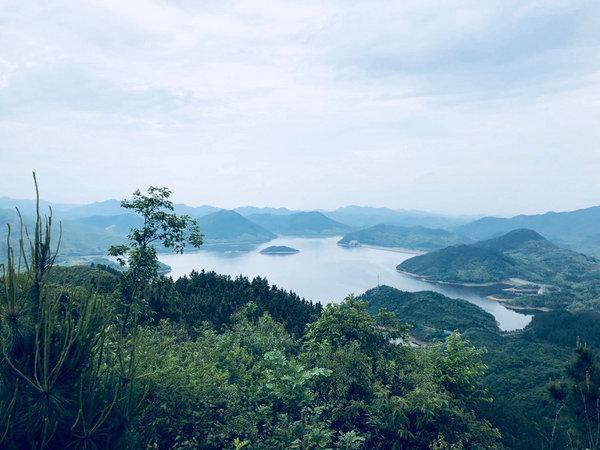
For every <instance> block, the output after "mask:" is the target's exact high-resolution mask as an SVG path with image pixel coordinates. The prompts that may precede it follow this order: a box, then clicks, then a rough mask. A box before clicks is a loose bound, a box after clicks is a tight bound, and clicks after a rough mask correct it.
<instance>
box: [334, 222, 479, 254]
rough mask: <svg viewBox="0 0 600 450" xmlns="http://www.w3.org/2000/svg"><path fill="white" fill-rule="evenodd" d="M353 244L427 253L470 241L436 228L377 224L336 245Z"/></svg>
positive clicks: (344, 238)
mask: <svg viewBox="0 0 600 450" xmlns="http://www.w3.org/2000/svg"><path fill="white" fill-rule="evenodd" d="M353 242H355V243H357V244H365V245H376V246H381V247H392V248H394V247H395V248H404V249H409V250H419V251H423V252H428V251H432V250H438V249H441V248H444V247H448V246H450V245H456V244H464V243H468V242H472V241H471V239H469V238H466V237H463V236H460V235H458V234H456V233H452V232H451V231H446V230H442V229H437V228H426V227H422V226H416V227H400V226H396V225H384V224H379V225H375V226H373V227H370V228H365V229H364V230H358V231H352V232H350V233H348V234H346V235H345V236H344V237H343V238H342V239H340V240H339V241H338V244H340V245H353Z"/></svg>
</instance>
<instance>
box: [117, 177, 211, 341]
mask: <svg viewBox="0 0 600 450" xmlns="http://www.w3.org/2000/svg"><path fill="white" fill-rule="evenodd" d="M170 197H171V191H170V190H169V189H168V188H166V187H154V186H151V187H149V188H148V191H147V194H142V193H141V192H140V191H139V190H137V191H135V192H134V193H133V197H132V198H131V199H130V200H123V202H121V206H122V207H123V208H125V209H129V210H132V211H134V212H135V213H137V214H139V215H141V216H142V218H143V219H144V224H143V226H142V227H141V228H134V229H132V230H131V232H130V233H129V235H128V238H129V243H128V244H122V245H113V246H112V247H110V249H109V251H108V254H109V255H110V256H114V257H116V258H117V260H118V261H119V263H120V264H121V265H122V266H125V265H126V264H127V265H128V269H127V270H126V272H125V273H124V275H123V278H122V296H123V306H124V313H123V321H122V327H121V334H125V332H126V330H127V327H128V324H129V319H130V316H131V312H132V308H133V306H134V304H135V300H136V297H137V295H138V293H139V292H140V290H142V289H144V288H145V287H146V286H147V285H148V283H150V282H151V281H154V280H156V279H157V277H158V258H157V257H156V247H155V244H161V245H162V246H163V247H165V248H168V249H172V250H173V251H175V252H176V253H183V251H184V249H185V246H186V244H190V245H192V246H193V247H200V245H202V234H200V230H199V229H198V225H197V224H196V221H195V220H194V219H192V218H191V217H190V216H187V215H182V216H178V215H177V214H175V213H173V210H174V208H173V202H172V201H171V200H170Z"/></svg>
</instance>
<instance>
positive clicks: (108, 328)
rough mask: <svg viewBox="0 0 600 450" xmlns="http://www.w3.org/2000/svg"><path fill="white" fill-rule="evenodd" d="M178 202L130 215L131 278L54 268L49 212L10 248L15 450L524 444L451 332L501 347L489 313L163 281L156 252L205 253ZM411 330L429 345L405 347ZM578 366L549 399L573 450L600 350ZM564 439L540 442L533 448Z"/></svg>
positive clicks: (150, 203) (139, 208) (6, 419)
mask: <svg viewBox="0 0 600 450" xmlns="http://www.w3.org/2000/svg"><path fill="white" fill-rule="evenodd" d="M169 196H170V192H169V191H168V190H166V189H164V188H160V189H159V188H151V189H150V190H149V191H148V194H142V193H140V192H136V193H135V194H134V196H133V198H132V199H131V200H129V201H126V202H124V204H123V205H124V207H126V208H129V209H130V210H132V211H134V212H136V213H138V214H139V215H141V216H142V217H143V218H144V221H143V225H142V226H141V227H140V228H135V229H133V230H132V231H131V233H130V234H129V240H128V241H127V242H126V243H121V244H119V245H116V246H114V247H112V248H111V251H110V253H111V254H112V255H113V256H114V257H115V258H117V259H118V260H119V261H120V262H121V263H122V264H123V266H124V270H123V271H117V270H115V269H113V268H111V267H105V266H98V265H97V266H94V267H72V268H64V267H55V266H54V262H55V259H56V255H57V253H56V248H57V247H56V246H55V245H53V243H52V236H53V235H54V234H53V232H52V227H53V223H52V218H51V216H50V217H48V218H46V219H42V217H41V216H40V215H38V217H37V220H36V221H35V226H34V229H33V230H31V232H30V233H23V234H21V238H20V239H19V240H18V242H19V244H18V247H16V248H15V247H14V246H12V244H11V243H12V242H13V241H12V240H11V238H10V236H8V237H7V240H6V242H7V243H8V262H7V264H6V266H5V270H4V273H3V275H2V282H3V285H4V290H2V292H1V293H0V304H1V310H0V312H1V321H0V324H1V325H0V327H1V328H0V349H1V352H2V360H1V363H0V406H1V408H2V411H3V414H2V415H1V416H0V445H1V446H2V448H14V449H22V448H25V449H26V448H82V449H96V448H161V449H162V448H164V449H166V448H179V449H182V448H205V449H217V448H219V449H220V448H235V449H241V448H248V449H281V448H298V449H326V448H337V449H360V448H375V449H377V448H379V449H389V448H398V449H401V448H422V449H460V448H477V449H480V448H490V449H491V448H499V447H500V446H502V445H503V443H504V444H506V443H509V444H510V437H514V436H519V434H518V432H517V431H515V432H514V433H512V434H509V435H508V436H509V439H507V438H506V437H505V438H504V440H503V441H502V437H501V433H500V431H499V429H498V426H500V427H502V428H503V429H506V428H507V426H506V424H505V423H504V422H502V421H501V420H500V421H499V422H498V423H499V424H500V425H497V424H495V423H494V422H493V421H494V420H495V419H502V416H501V414H500V413H498V414H493V413H491V412H490V411H497V406H496V404H497V403H496V400H494V399H493V398H492V397H493V396H494V394H495V391H494V389H495V387H494V383H493V382H490V377H494V376H498V377H501V376H503V375H502V373H497V372H494V371H495V370H496V368H495V367H492V368H491V369H492V370H491V371H487V372H486V365H485V363H484V361H489V360H486V359H485V358H486V356H485V352H484V350H482V349H477V348H475V347H474V346H472V344H469V342H468V340H467V339H466V338H465V337H464V336H462V335H461V334H458V333H456V332H454V330H456V329H458V330H460V329H463V330H464V332H465V335H467V336H469V338H470V339H471V341H472V342H477V343H483V342H484V340H482V339H481V338H480V337H479V336H478V333H483V334H486V333H487V335H488V336H491V337H490V338H489V339H490V340H489V341H488V342H487V343H486V345H489V343H490V342H492V339H502V338H503V336H500V335H499V333H498V332H497V330H495V329H493V327H492V324H491V323H490V322H489V318H487V316H486V315H485V313H483V314H484V316H483V317H482V318H475V319H474V320H468V319H467V320H465V319H463V318H462V317H461V314H462V313H467V314H468V312H469V311H471V310H470V309H469V308H468V307H466V306H465V305H463V304H461V306H460V307H462V308H463V310H462V311H461V313H460V314H458V313H456V311H455V312H452V311H450V310H448V314H446V315H445V319H443V320H442V321H434V322H430V323H429V324H424V323H422V322H423V321H425V320H426V316H427V314H426V311H425V310H421V312H420V313H419V314H415V315H414V316H413V317H412V318H408V317H407V313H408V312H410V310H411V308H405V309H404V310H400V309H397V310H395V311H394V312H390V311H386V310H385V309H384V308H383V306H389V307H391V308H392V309H393V308H394V305H398V304H401V303H402V302H401V301H400V300H398V299H396V300H395V301H388V300H393V295H395V293H394V292H393V290H392V291H390V290H387V289H381V290H379V291H373V292H371V293H369V296H370V297H371V298H365V300H366V301H363V300H357V299H355V298H354V297H352V296H351V297H348V298H347V299H346V300H345V301H343V302H342V303H340V304H337V305H328V306H327V307H325V308H322V307H321V306H320V305H314V304H312V303H310V302H306V301H304V300H302V299H300V298H298V297H297V296H296V295H294V294H291V293H288V292H286V291H283V290H281V289H278V288H276V287H273V286H270V285H269V284H268V282H267V281H266V280H263V279H255V280H252V281H250V280H248V279H246V278H242V277H240V278H236V279H231V278H230V277H226V276H220V275H217V274H215V273H205V272H200V273H192V274H191V275H190V276H189V277H183V278H180V279H178V280H172V279H167V278H164V277H160V276H159V275H158V264H157V260H156V249H155V247H154V246H155V245H161V246H164V247H167V248H172V249H173V250H174V251H176V252H182V251H183V250H184V248H185V246H186V245H192V246H198V245H200V244H201V242H202V236H201V235H200V234H199V231H198V229H197V227H196V225H195V223H194V221H193V220H192V219H191V218H189V217H187V216H177V215H175V214H173V212H172V204H171V202H170V200H169ZM9 234H10V233H9ZM396 292H398V291H396ZM402 295H404V294H402ZM423 295H427V296H428V303H426V304H429V305H430V306H431V307H434V306H435V307H437V308H438V310H439V308H440V305H444V303H441V302H443V301H444V299H445V298H443V297H442V296H440V298H435V297H434V296H432V295H431V294H423ZM369 296H367V297H369ZM377 296H379V297H380V303H379V304H377V305H375V303H374V300H373V298H374V297H377ZM406 298H408V297H406ZM383 303H386V305H384V304H383ZM369 308H371V310H370V311H369ZM442 308H443V306H442ZM471 308H474V307H472V306H471ZM471 312H472V313H474V314H475V310H473V311H471ZM407 319H409V320H407ZM479 319H483V320H482V322H483V325H482V327H479V328H478V327H477V322H479V321H480V320H479ZM444 320H445V322H444ZM455 320H459V321H460V323H454V321H455ZM557 320H559V319H557ZM406 321H409V322H411V323H412V325H413V326H414V330H415V332H419V333H423V334H422V335H421V336H422V337H423V338H425V337H427V338H428V339H429V341H428V344H427V345H426V346H423V347H420V348H413V347H412V346H410V345H408V343H409V341H410V339H409V338H410V334H411V331H410V326H408V325H405V324H404V323H403V322H406ZM590 327H593V324H592V325H590ZM591 332H592V333H594V331H593V330H592V331H591ZM494 333H495V334H494ZM538 338H539V339H543V338H540V337H539V336H538V337H536V338H535V339H538ZM495 348H496V349H500V348H501V346H500V345H498V346H496V347H495ZM498 351H499V350H498ZM564 353H566V350H565V352H564ZM561 356H562V353H561V354H559V355H554V356H553V357H554V358H555V361H556V365H557V366H562V365H563V362H562V361H559V359H560V357H561ZM577 358H578V359H576V360H575V362H574V363H573V364H572V365H571V366H570V369H569V371H568V372H567V373H566V376H565V377H564V378H563V379H561V380H560V381H557V383H555V384H554V385H553V388H552V391H551V392H552V393H553V395H554V396H555V398H556V399H557V401H558V402H559V403H557V404H556V406H557V408H558V407H559V405H560V408H561V411H562V412H561V415H560V417H561V420H564V421H565V422H564V423H562V422H561V428H560V430H563V431H564V434H565V436H567V437H568V438H569V439H570V442H571V443H572V444H573V447H575V448H583V446H587V447H588V448H597V436H596V435H594V434H593V433H590V432H589V429H590V426H591V425H593V415H591V414H588V412H590V411H588V412H586V414H585V415H582V414H581V412H580V408H579V407H580V403H579V400H578V398H579V397H578V396H577V394H578V393H580V392H581V393H583V395H584V397H583V398H584V399H585V400H586V401H587V402H588V403H587V404H589V405H593V404H594V403H593V402H594V399H597V398H598V387H597V386H598V376H599V375H598V374H599V373H600V370H598V368H597V363H595V362H594V354H593V352H590V351H588V350H586V349H585V348H583V347H580V348H578V353H577ZM534 369H538V370H539V368H537V367H535V368H531V369H530V370H534ZM486 373H487V374H486ZM556 374H557V377H556V378H558V375H559V371H558V370H557V372H556ZM537 380H538V378H536V379H535V381H536V382H537ZM588 380H591V381H590V382H589V383H588ZM591 383H595V384H591ZM496 384H497V385H498V386H505V385H503V384H502V383H501V382H500V381H498V382H497V383H496ZM521 388H523V385H521ZM536 388H538V389H540V390H545V389H546V388H545V384H543V383H542V382H540V383H539V384H538V386H536ZM583 389H587V390H586V391H585V392H584V391H583ZM498 392H499V391H498ZM544 392H545V391H544ZM594 396H595V397H594ZM513 397H514V396H513ZM513 397H509V396H508V394H507V396H506V397H505V398H504V399H503V400H505V401H509V400H510V399H512V398H513ZM548 402H550V400H549V397H548ZM591 412H593V411H591ZM511 418H512V419H513V420H518V419H519V417H518V416H516V415H514V416H511ZM560 439H562V438H561V437H560V436H558V437H556V438H555V437H554V436H552V437H551V438H548V439H547V440H546V441H543V440H540V439H539V438H538V437H537V436H536V435H533V434H532V438H531V440H530V441H528V442H527V443H529V442H532V443H535V444H536V446H535V447H539V448H543V447H548V446H549V445H550V444H553V443H555V442H562V441H560ZM546 443H549V444H548V445H546ZM513 444H515V445H514V446H515V447H519V446H520V442H513ZM538 444H541V445H538ZM580 444H581V445H580ZM594 445H596V447H594ZM535 447H533V448H535ZM521 448H532V447H521Z"/></svg>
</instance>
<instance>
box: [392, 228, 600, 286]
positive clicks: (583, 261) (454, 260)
mask: <svg viewBox="0 0 600 450" xmlns="http://www.w3.org/2000/svg"><path fill="white" fill-rule="evenodd" d="M398 269H399V270H402V271H406V272H410V273H412V274H415V275H419V276H422V277H424V278H426V279H430V280H433V281H444V282H450V283H489V282H500V281H506V280H508V279H509V278H521V279H525V280H528V281H531V282H536V283H544V284H558V285H563V284H571V283H576V282H579V281H584V280H587V279H590V278H591V277H594V276H598V275H599V274H600V264H599V263H598V261H597V260H596V259H594V258H591V257H588V256H585V255H582V254H580V253H576V252H573V251H571V250H566V249H563V248H560V247H558V246H556V245H554V244H552V243H551V242H549V241H548V240H547V239H545V238H544V237H542V236H541V235H539V234H538V233H536V232H535V231H532V230H527V229H520V230H514V231H511V232H509V233H507V234H505V235H503V236H501V237H498V238H493V239H488V240H485V241H480V242H477V243H475V244H470V245H458V246H452V247H448V248H444V249H441V250H437V251H435V252H431V253H428V254H426V255H419V256H415V257H414V258H410V259H408V260H406V261H404V262H402V263H401V264H400V265H399V266H398Z"/></svg>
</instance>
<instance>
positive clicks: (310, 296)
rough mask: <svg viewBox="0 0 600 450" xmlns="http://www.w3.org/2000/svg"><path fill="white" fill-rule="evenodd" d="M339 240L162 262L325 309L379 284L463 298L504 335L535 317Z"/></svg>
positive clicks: (397, 257)
mask: <svg viewBox="0 0 600 450" xmlns="http://www.w3.org/2000/svg"><path fill="white" fill-rule="evenodd" d="M339 239H340V237H333V238H315V239H311V238H297V237H280V238H277V239H275V240H273V241H270V242H268V243H265V244H263V245H261V246H259V247H257V248H256V249H254V250H253V251H249V252H215V251H199V252H195V253H186V254H183V255H172V254H161V255H159V259H160V261H162V262H164V263H166V264H168V265H169V266H171V275H172V276H173V277H179V276H182V275H186V274H189V273H190V272H191V271H192V270H197V271H200V270H202V269H205V270H208V271H210V270H214V271H215V272H217V273H223V274H227V275H232V276H237V275H244V276H247V277H250V278H252V277H255V276H261V277H264V278H267V279H268V280H269V282H270V283H271V284H276V285H277V286H278V287H281V288H284V289H287V290H291V291H294V292H295V293H296V294H298V295H299V296H301V297H304V298H306V299H307V300H312V301H318V302H320V303H323V304H326V303H331V302H334V303H336V302H339V301H341V300H342V299H344V297H346V296H347V295H348V294H350V293H354V294H356V295H359V294H362V293H363V292H365V291H366V290H367V289H370V288H372V287H375V286H377V284H378V283H379V284H387V285H388V286H393V287H395V288H398V289H402V290H404V291H413V292H414V291H423V290H432V291H436V292H440V293H442V294H444V295H447V296H449V297H454V298H463V299H465V300H468V301H469V302H471V303H474V304H476V305H478V306H480V307H481V308H483V309H484V310H486V311H488V312H490V313H491V314H493V315H494V316H495V317H496V320H497V322H498V323H499V326H500V328H501V329H502V330H516V329H520V328H523V327H524V326H525V325H527V323H529V321H530V320H531V316H529V315H525V314H520V313H517V312H514V311H511V310H509V309H507V308H505V307H504V306H502V304H500V303H498V302H495V301H493V300H488V299H486V298H485V296H484V295H483V294H481V293H477V292H476V291H474V290H471V289H466V288H461V287H453V286H443V285H438V284H433V283H427V282H424V281H420V280H417V279H414V278H411V277H409V276H407V275H403V274H401V273H399V272H398V271H397V270H396V266H397V265H398V264H399V263H401V262H402V261H404V260H405V259H408V258H411V257H412V256H414V255H412V254H410V253H401V252H395V251H389V250H380V249H374V248H367V247H353V248H347V247H341V246H339V245H337V244H336V242H337V241H338V240H339ZM271 245H285V246H288V247H292V248H296V249H298V250H300V252H299V253H296V254H293V255H263V254H260V253H259V252H260V250H261V249H263V248H265V247H269V246H271Z"/></svg>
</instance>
